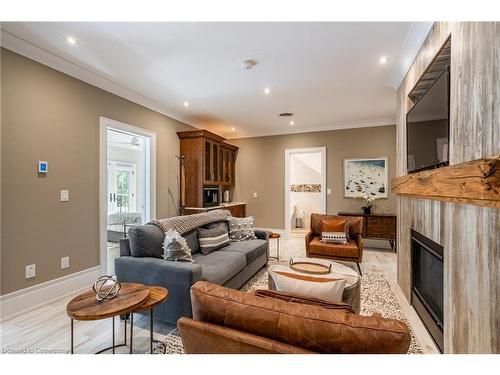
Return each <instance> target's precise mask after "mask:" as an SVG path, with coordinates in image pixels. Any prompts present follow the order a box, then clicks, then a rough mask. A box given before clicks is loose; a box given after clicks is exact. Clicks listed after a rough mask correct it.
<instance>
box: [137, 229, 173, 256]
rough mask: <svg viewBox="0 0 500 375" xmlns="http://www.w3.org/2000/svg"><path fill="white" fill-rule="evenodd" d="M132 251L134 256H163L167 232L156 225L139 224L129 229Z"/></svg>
mask: <svg viewBox="0 0 500 375" xmlns="http://www.w3.org/2000/svg"><path fill="white" fill-rule="evenodd" d="M128 237H129V244H130V252H131V255H132V256H133V257H152V258H160V259H161V257H162V253H163V249H162V245H163V240H164V239H165V233H164V232H163V231H162V230H161V229H160V228H158V227H157V226H156V225H150V224H146V225H138V226H133V227H130V228H129V230H128Z"/></svg>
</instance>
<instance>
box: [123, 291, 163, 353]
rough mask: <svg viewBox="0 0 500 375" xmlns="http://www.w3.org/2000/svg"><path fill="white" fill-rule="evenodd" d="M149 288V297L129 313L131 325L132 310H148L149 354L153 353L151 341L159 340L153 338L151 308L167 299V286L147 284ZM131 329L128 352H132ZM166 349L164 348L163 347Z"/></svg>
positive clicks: (132, 319) (132, 318)
mask: <svg viewBox="0 0 500 375" xmlns="http://www.w3.org/2000/svg"><path fill="white" fill-rule="evenodd" d="M147 288H148V289H149V298H148V299H147V300H146V302H144V304H142V305H141V306H139V307H138V308H137V309H136V310H134V311H132V312H131V313H130V324H131V325H132V326H133V324H134V312H142V311H147V310H149V350H150V354H153V342H155V341H156V342H159V341H157V340H153V309H154V308H155V307H156V306H158V305H159V304H160V303H163V302H165V301H166V300H167V299H168V290H167V288H162V287H161V286H148V287H147ZM132 338H133V334H132V330H131V331H130V353H131V354H132ZM164 350H166V348H164Z"/></svg>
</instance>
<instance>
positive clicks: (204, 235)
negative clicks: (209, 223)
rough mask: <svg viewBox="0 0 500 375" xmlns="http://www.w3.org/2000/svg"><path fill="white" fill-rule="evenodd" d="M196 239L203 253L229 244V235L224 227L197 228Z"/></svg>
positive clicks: (206, 253) (205, 253)
mask: <svg viewBox="0 0 500 375" xmlns="http://www.w3.org/2000/svg"><path fill="white" fill-rule="evenodd" d="M198 241H199V242H200V250H201V253H202V254H203V255H208V254H210V253H211V252H212V251H215V250H219V249H220V248H222V247H225V246H228V245H229V235H228V234H227V230H226V229H225V228H221V227H219V228H214V229H203V228H198Z"/></svg>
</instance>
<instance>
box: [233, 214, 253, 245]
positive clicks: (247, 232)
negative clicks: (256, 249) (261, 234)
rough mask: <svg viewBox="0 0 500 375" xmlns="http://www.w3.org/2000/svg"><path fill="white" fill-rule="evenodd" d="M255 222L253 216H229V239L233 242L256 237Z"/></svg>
mask: <svg viewBox="0 0 500 375" xmlns="http://www.w3.org/2000/svg"><path fill="white" fill-rule="evenodd" d="M253 223H254V218H253V216H248V217H243V218H238V217H230V218H228V224H229V239H230V240H231V241H233V242H238V241H247V240H254V239H256V238H257V237H256V236H255V230H254V227H253Z"/></svg>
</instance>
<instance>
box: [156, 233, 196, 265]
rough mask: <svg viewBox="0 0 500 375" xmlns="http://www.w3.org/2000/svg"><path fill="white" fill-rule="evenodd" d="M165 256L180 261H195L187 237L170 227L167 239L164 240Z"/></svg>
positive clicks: (166, 258)
mask: <svg viewBox="0 0 500 375" xmlns="http://www.w3.org/2000/svg"><path fill="white" fill-rule="evenodd" d="M163 258H164V259H165V260H171V261H178V262H193V257H192V256H191V249H190V248H189V246H188V244H187V242H186V239H185V238H184V237H182V236H181V235H180V234H179V232H177V231H176V230H173V229H169V230H168V231H166V232H165V239H164V240H163Z"/></svg>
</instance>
